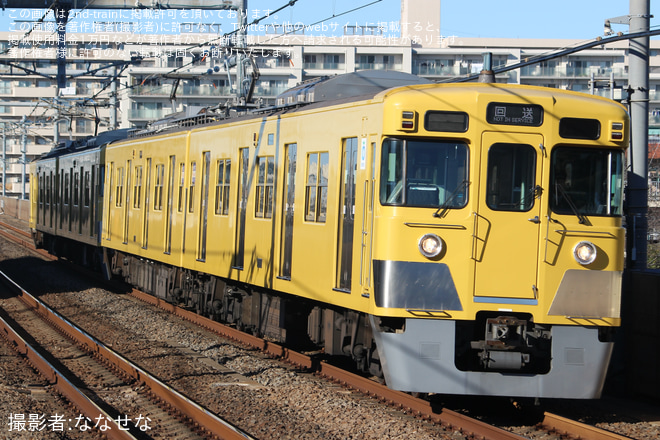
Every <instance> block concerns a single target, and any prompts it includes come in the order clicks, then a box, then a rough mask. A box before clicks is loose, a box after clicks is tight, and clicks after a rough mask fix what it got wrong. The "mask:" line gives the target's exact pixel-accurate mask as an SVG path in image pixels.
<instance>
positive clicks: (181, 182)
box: [177, 163, 186, 212]
mask: <svg viewBox="0 0 660 440" xmlns="http://www.w3.org/2000/svg"><path fill="white" fill-rule="evenodd" d="M185 178H186V164H184V163H181V164H179V203H178V205H177V211H179V212H183V207H184V205H185V201H184V198H183V191H184V188H185V186H186V184H185Z"/></svg>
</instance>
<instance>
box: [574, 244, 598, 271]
mask: <svg viewBox="0 0 660 440" xmlns="http://www.w3.org/2000/svg"><path fill="white" fill-rule="evenodd" d="M596 255H597V251H596V246H594V244H593V243H591V242H589V241H581V242H579V243H578V244H577V245H575V248H573V256H574V257H575V261H577V262H578V263H580V264H581V265H583V266H586V265H587V264H591V263H593V262H594V261H595V260H596Z"/></svg>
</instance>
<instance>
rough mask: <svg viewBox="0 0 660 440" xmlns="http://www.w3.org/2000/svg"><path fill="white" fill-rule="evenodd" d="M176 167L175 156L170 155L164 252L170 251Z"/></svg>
mask: <svg viewBox="0 0 660 440" xmlns="http://www.w3.org/2000/svg"><path fill="white" fill-rule="evenodd" d="M175 169H176V156H170V164H169V168H168V170H167V179H168V181H167V198H166V201H167V207H166V208H165V249H164V252H165V253H166V254H169V253H171V252H172V216H173V215H174V171H175Z"/></svg>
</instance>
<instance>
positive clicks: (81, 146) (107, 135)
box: [39, 128, 135, 160]
mask: <svg viewBox="0 0 660 440" xmlns="http://www.w3.org/2000/svg"><path fill="white" fill-rule="evenodd" d="M132 131H135V129H132V128H122V129H119V130H110V131H106V132H103V133H101V134H99V135H97V136H90V137H86V138H83V139H78V140H75V141H71V140H66V141H64V142H60V143H59V144H58V145H57V146H55V147H54V148H53V149H51V150H50V151H48V152H47V153H44V154H43V155H41V156H40V157H39V159H40V160H41V159H49V158H53V157H59V156H63V155H65V154H71V153H79V152H83V151H85V150H91V149H93V148H97V147H101V146H103V145H107V144H109V143H111V142H115V141H118V140H122V139H126V138H127V137H128V136H129V133H130V132H132Z"/></svg>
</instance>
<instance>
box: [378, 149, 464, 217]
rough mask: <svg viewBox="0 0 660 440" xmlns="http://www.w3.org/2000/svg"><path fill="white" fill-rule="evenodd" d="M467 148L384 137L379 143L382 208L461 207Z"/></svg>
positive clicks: (462, 203)
mask: <svg viewBox="0 0 660 440" xmlns="http://www.w3.org/2000/svg"><path fill="white" fill-rule="evenodd" d="M467 158H468V148H467V145H465V144H464V143H460V142H443V141H438V140H407V139H396V138H388V139H385V141H384V142H383V151H382V160H381V172H380V202H381V204H383V205H397V206H416V207H433V208H438V207H443V208H446V209H451V208H462V207H464V206H465V205H466V203H467V194H468V192H467V187H468V185H467V182H468V163H467Z"/></svg>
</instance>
